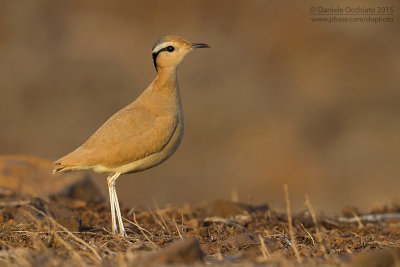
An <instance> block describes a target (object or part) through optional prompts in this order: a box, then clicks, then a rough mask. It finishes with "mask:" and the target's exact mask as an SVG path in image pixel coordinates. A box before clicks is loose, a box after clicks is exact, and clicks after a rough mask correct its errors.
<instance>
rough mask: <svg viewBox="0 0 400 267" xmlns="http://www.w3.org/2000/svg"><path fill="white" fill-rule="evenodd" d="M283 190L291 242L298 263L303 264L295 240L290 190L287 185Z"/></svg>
mask: <svg viewBox="0 0 400 267" xmlns="http://www.w3.org/2000/svg"><path fill="white" fill-rule="evenodd" d="M283 190H284V191H285V200H286V212H287V216H288V224H289V235H290V241H291V243H292V247H293V250H294V254H295V255H296V258H297V261H298V263H300V264H301V262H302V261H301V257H300V253H299V251H298V249H297V246H296V239H295V236H294V232H293V225H292V223H293V222H292V212H291V209H290V199H289V190H288V186H287V184H284V185H283Z"/></svg>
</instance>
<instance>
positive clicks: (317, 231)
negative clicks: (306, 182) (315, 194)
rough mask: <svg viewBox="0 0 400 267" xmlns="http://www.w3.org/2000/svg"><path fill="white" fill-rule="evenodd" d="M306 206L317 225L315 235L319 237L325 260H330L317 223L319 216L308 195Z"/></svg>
mask: <svg viewBox="0 0 400 267" xmlns="http://www.w3.org/2000/svg"><path fill="white" fill-rule="evenodd" d="M305 204H306V206H307V208H308V210H309V212H310V214H311V218H312V220H313V223H314V225H315V234H316V236H317V241H318V244H319V246H320V249H321V251H322V253H323V254H324V257H325V259H327V258H328V253H327V252H326V248H325V246H324V244H323V240H322V235H321V231H320V230H319V225H318V221H317V216H316V214H315V211H314V208H313V207H312V205H311V202H310V198H309V197H308V195H306V203H305Z"/></svg>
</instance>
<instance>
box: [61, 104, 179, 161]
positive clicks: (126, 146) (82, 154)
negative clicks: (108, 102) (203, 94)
mask: <svg viewBox="0 0 400 267" xmlns="http://www.w3.org/2000/svg"><path fill="white" fill-rule="evenodd" d="M178 121H179V119H178V117H177V116H176V114H171V115H165V116H158V115H157V114H154V113H151V112H150V111H149V110H147V109H146V108H144V107H137V106H136V107H129V106H128V107H126V108H124V109H122V110H121V111H119V112H118V113H116V114H114V115H113V116H112V117H111V118H110V119H109V120H108V121H106V122H105V123H104V124H103V125H102V126H101V127H100V128H99V129H98V130H97V131H96V132H95V133H94V134H93V135H92V136H91V137H90V138H89V139H88V140H87V141H86V142H85V143H84V144H83V145H82V146H81V147H79V148H78V149H76V150H75V151H73V152H71V153H70V154H68V155H66V156H64V157H63V158H61V159H59V160H58V161H57V162H56V164H62V165H74V166H91V165H97V164H98V165H102V166H104V167H118V166H121V165H124V164H127V163H130V162H133V161H136V160H139V159H142V158H145V157H146V156H149V155H151V154H154V153H156V152H159V151H161V150H162V149H163V148H164V147H165V146H166V145H167V144H168V142H169V141H170V139H171V137H172V135H173V133H174V131H175V129H176V127H177V125H178Z"/></svg>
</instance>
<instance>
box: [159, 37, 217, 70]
mask: <svg viewBox="0 0 400 267" xmlns="http://www.w3.org/2000/svg"><path fill="white" fill-rule="evenodd" d="M209 47H210V46H208V45H207V44H203V43H190V42H188V41H186V40H185V39H183V38H181V37H178V36H167V37H164V38H162V39H160V40H158V41H157V42H155V43H154V45H153V51H152V53H153V62H154V67H155V68H156V71H157V72H158V71H159V70H160V69H175V68H176V67H178V65H179V63H180V62H181V61H182V59H183V58H184V57H185V55H186V54H187V53H189V52H190V51H192V50H193V49H195V48H209Z"/></svg>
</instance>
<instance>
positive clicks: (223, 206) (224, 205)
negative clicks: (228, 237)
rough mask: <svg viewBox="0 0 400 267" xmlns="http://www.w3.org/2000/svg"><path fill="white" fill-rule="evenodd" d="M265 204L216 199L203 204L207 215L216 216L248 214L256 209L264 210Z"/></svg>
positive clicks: (266, 207) (265, 208)
mask: <svg viewBox="0 0 400 267" xmlns="http://www.w3.org/2000/svg"><path fill="white" fill-rule="evenodd" d="M267 209H268V206H267V205H263V206H259V207H255V206H252V205H249V204H245V203H240V202H233V201H228V200H222V199H220V200H216V201H214V202H212V203H210V204H208V205H206V206H205V212H206V215H207V216H217V217H223V218H226V217H230V216H234V215H239V214H249V213H251V212H255V211H257V210H262V211H266V210H267Z"/></svg>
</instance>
